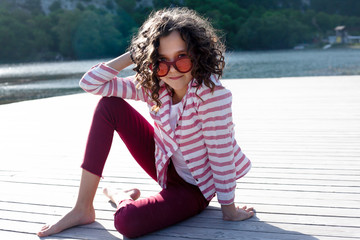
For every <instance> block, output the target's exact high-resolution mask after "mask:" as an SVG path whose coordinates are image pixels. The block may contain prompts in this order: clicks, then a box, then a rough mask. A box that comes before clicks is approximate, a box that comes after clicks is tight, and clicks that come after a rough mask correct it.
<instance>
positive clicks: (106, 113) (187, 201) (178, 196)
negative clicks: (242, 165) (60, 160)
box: [82, 97, 209, 238]
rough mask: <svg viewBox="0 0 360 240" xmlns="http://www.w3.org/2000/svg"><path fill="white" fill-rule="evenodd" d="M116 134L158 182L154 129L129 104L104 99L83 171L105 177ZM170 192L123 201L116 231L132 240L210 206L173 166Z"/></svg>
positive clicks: (91, 132) (116, 215)
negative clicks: (104, 172) (107, 161)
mask: <svg viewBox="0 0 360 240" xmlns="http://www.w3.org/2000/svg"><path fill="white" fill-rule="evenodd" d="M114 131H116V132H117V133H118V134H119V136H120V137H121V139H122V140H123V142H124V143H125V145H126V146H127V148H128V149H129V151H130V153H131V154H132V156H133V157H134V159H135V160H136V161H137V162H138V164H139V165H140V166H141V167H142V168H143V169H144V170H145V171H146V172H147V173H148V174H149V176H150V177H151V178H153V179H154V180H156V168H155V157H154V152H155V142H154V129H153V127H152V126H151V125H150V124H149V123H148V122H147V121H146V119H145V118H143V117H142V116H141V114H139V113H138V112H137V111H136V110H135V109H134V108H132V107H131V106H130V105H129V104H128V103H127V102H126V101H124V100H123V99H121V98H117V97H110V98H102V99H101V100H100V102H99V104H98V106H97V108H96V110H95V113H94V117H93V122H92V125H91V128H90V133H89V137H88V142H87V146H86V150H85V157H84V162H83V164H82V168H83V169H85V170H87V171H89V172H91V173H93V174H96V175H98V176H101V175H102V171H103V168H104V165H105V162H106V159H107V156H108V154H109V151H110V147H111V143H112V140H113V134H114ZM167 177H168V178H167V179H168V180H167V188H166V189H163V190H162V191H161V192H159V193H158V194H156V195H155V196H152V197H148V198H144V199H138V200H136V201H134V200H130V199H127V200H123V201H121V202H120V205H119V208H118V210H117V212H116V213H115V228H116V229H117V230H118V231H119V232H120V233H121V234H123V235H125V236H126V237H129V238H133V237H138V236H141V235H145V234H147V233H150V232H153V231H156V230H159V229H162V228H165V227H167V226H170V225H173V224H175V223H178V222H180V221H182V220H185V219H187V218H189V217H192V216H194V215H196V214H198V213H200V212H201V211H202V210H204V209H205V208H206V207H207V206H208V204H209V202H208V201H207V200H206V199H205V198H204V196H203V195H202V193H201V191H200V190H199V188H198V187H197V186H194V185H191V184H189V183H187V182H185V181H184V180H183V179H182V178H181V177H179V175H178V174H177V172H176V170H175V168H174V166H173V165H172V164H169V169H168V175H167Z"/></svg>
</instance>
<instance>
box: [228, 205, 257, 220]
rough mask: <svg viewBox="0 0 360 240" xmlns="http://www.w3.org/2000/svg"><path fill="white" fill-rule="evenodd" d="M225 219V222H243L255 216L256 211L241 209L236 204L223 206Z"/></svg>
mask: <svg viewBox="0 0 360 240" xmlns="http://www.w3.org/2000/svg"><path fill="white" fill-rule="evenodd" d="M221 210H222V213H223V219H224V220H225V221H243V220H246V219H248V218H251V217H252V216H254V209H253V208H248V207H246V206H244V207H242V208H239V207H235V204H234V203H233V204H231V205H221Z"/></svg>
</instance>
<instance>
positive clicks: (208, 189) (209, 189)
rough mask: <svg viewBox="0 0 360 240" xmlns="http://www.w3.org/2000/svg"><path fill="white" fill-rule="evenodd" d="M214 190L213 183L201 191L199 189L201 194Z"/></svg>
mask: <svg viewBox="0 0 360 240" xmlns="http://www.w3.org/2000/svg"><path fill="white" fill-rule="evenodd" d="M214 191H215V185H214V184H211V186H210V187H208V188H206V189H204V190H203V191H201V192H202V193H203V194H206V193H209V192H210V193H211V192H214Z"/></svg>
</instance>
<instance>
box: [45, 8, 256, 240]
mask: <svg viewBox="0 0 360 240" xmlns="http://www.w3.org/2000/svg"><path fill="white" fill-rule="evenodd" d="M224 50H225V49H224V45H223V44H222V42H221V41H220V39H219V38H218V36H217V35H216V33H215V30H214V29H213V28H212V26H211V25H210V23H209V22H208V21H207V20H205V19H203V18H202V17H200V16H198V15H197V14H196V13H195V12H194V11H192V10H189V9H186V8H172V9H164V10H160V11H158V12H156V13H154V14H152V15H151V16H150V17H149V19H148V20H147V21H146V22H145V23H144V24H143V25H142V27H141V28H140V29H139V32H138V34H137V36H135V37H134V38H133V40H132V43H131V47H130V51H129V52H127V53H125V54H123V55H121V56H120V57H117V58H115V59H113V60H111V61H109V62H107V63H101V64H98V65H96V66H95V67H93V68H92V69H90V70H89V71H88V72H87V73H86V74H85V75H84V76H83V78H82V79H81V80H80V86H81V87H82V88H83V89H84V90H85V91H87V92H90V93H92V94H98V95H102V96H104V97H103V98H102V99H101V100H100V102H99V104H98V106H97V108H96V111H95V113H94V117H93V122H92V125H91V129H90V133H89V138H88V142H87V146H86V151H85V156H84V161H83V164H82V168H83V172H82V177H81V183H80V189H79V195H78V200H77V202H76V204H75V207H74V208H73V209H72V210H71V211H70V212H69V213H68V214H67V215H65V216H64V217H63V218H62V219H60V220H59V221H58V222H57V223H56V224H54V225H46V226H44V227H43V228H42V229H41V231H40V232H39V233H38V235H39V236H47V235H50V234H54V233H57V232H60V231H62V230H64V229H66V228H69V227H72V226H75V225H80V224H88V223H91V222H93V221H95V210H94V207H93V199H94V196H95V193H96V189H97V187H98V183H99V180H100V177H101V175H102V171H103V168H104V164H105V161H106V158H107V156H108V153H109V150H110V147H111V143H112V139H113V133H114V131H116V132H117V133H118V134H119V135H120V137H121V138H122V140H123V141H124V143H125V144H126V146H127V147H128V149H129V151H130V152H131V154H132V155H133V157H134V159H135V160H136V161H137V162H138V163H139V165H140V166H141V167H142V168H143V169H144V170H145V171H146V172H147V173H148V174H149V176H150V177H152V178H153V179H154V180H156V181H157V182H158V183H159V184H160V186H161V187H162V189H163V190H162V191H161V192H160V193H158V194H157V195H155V196H152V197H148V198H143V199H138V198H139V196H140V191H139V190H138V189H132V190H129V191H127V192H125V193H123V194H122V196H120V195H119V194H116V193H113V192H112V191H110V190H109V189H104V193H105V194H106V195H107V196H108V197H109V198H110V200H112V201H114V202H115V203H116V204H118V210H117V212H116V214H115V227H116V229H117V230H118V231H119V232H120V233H122V234H123V235H125V236H127V237H130V238H132V237H138V236H141V235H144V234H147V233H150V232H153V231H156V230H159V229H162V228H165V227H167V226H169V225H172V224H175V223H177V222H180V221H182V220H185V219H187V218H189V217H191V216H194V215H196V214H198V213H200V212H201V211H202V210H204V209H205V208H206V207H207V206H208V204H209V202H210V201H211V199H212V198H213V197H214V196H215V194H216V195H217V199H218V202H219V203H220V204H221V210H222V213H223V219H224V220H228V221H241V220H245V219H248V218H250V217H251V216H253V214H254V212H253V209H252V208H247V207H246V206H245V207H243V208H239V207H236V206H235V204H234V198H235V187H236V180H237V179H238V178H240V177H242V176H244V175H245V174H246V173H247V172H248V171H249V170H250V167H251V164H250V161H249V160H248V159H247V158H246V156H245V155H244V154H243V153H242V151H241V149H240V147H239V146H238V144H237V142H236V140H235V138H234V124H233V122H232V112H231V103H232V96H231V92H230V91H229V90H227V89H225V88H224V87H223V86H222V85H221V83H220V81H219V78H220V77H221V75H222V72H223V68H224V65H225V62H224V57H223V52H224ZM132 63H134V64H135V65H136V66H135V68H134V70H135V71H136V75H135V76H131V77H128V78H119V77H117V74H118V73H119V71H121V70H122V69H124V68H125V67H127V66H129V65H131V64H132ZM124 98H126V99H135V100H141V101H144V102H145V103H147V105H148V107H149V111H150V115H151V117H152V118H153V119H154V126H155V127H152V125H150V124H149V123H148V122H147V121H146V120H145V119H144V118H143V117H142V116H141V115H140V114H139V113H138V112H137V111H136V110H135V109H133V108H132V107H131V106H130V105H129V104H128V103H127V102H126V101H124V100H123V99H124ZM124 194H127V195H125V196H124ZM136 199H138V200H136Z"/></svg>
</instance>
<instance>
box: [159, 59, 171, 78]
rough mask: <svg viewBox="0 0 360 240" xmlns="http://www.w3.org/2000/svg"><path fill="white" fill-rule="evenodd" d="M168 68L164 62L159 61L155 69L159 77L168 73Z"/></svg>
mask: <svg viewBox="0 0 360 240" xmlns="http://www.w3.org/2000/svg"><path fill="white" fill-rule="evenodd" d="M168 70H169V68H168V66H167V65H166V64H165V63H162V62H160V63H159V68H158V70H157V75H158V76H159V77H163V76H165V75H166V74H167V73H168Z"/></svg>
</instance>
